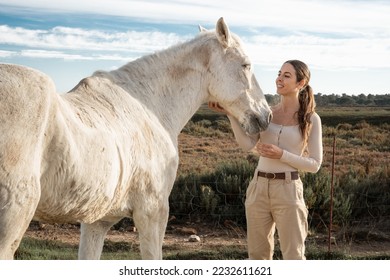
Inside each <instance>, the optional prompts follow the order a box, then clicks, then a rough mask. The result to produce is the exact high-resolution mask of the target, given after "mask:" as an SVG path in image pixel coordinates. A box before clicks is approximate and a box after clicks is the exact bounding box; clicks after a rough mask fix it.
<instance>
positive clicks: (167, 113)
mask: <svg viewBox="0 0 390 280" xmlns="http://www.w3.org/2000/svg"><path fill="white" fill-rule="evenodd" d="M192 50H193V46H190V45H185V46H184V47H183V46H178V47H176V49H169V50H167V51H164V52H160V53H157V54H154V55H151V56H148V57H145V58H141V59H139V60H137V61H134V62H131V63H129V64H127V65H125V66H123V67H122V68H120V69H118V70H116V71H117V74H119V75H126V77H127V79H128V81H127V82H126V81H124V80H123V79H122V82H123V83H121V86H122V87H124V88H125V89H126V91H128V92H129V93H130V94H134V96H135V97H136V98H137V99H139V100H141V101H142V103H143V104H144V105H145V106H146V107H147V108H148V109H149V110H150V111H152V112H153V113H154V114H155V115H156V117H157V118H158V119H159V120H160V122H161V124H162V125H163V126H164V127H165V128H166V129H167V130H168V131H169V133H170V134H171V135H172V136H173V137H177V135H178V134H179V133H180V131H181V130H182V128H183V127H184V126H185V124H186V123H187V122H188V121H189V119H190V118H191V117H192V116H193V115H194V114H195V112H196V111H197V110H198V109H199V107H200V105H201V104H202V103H203V102H205V101H206V98H207V85H206V84H205V83H203V82H202V79H204V72H205V71H206V70H205V69H203V68H204V66H202V63H201V62H199V61H198V62H199V63H198V62H197V61H196V60H197V59H198V58H197V56H196V55H195V54H194V53H193V51H192ZM113 72H115V71H113ZM118 72H122V73H118Z"/></svg>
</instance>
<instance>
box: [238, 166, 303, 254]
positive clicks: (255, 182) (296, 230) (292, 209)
mask: <svg viewBox="0 0 390 280" xmlns="http://www.w3.org/2000/svg"><path fill="white" fill-rule="evenodd" d="M255 174H257V172H256V173H255ZM288 175H289V173H286V179H285V180H274V179H266V178H262V177H257V176H254V177H253V179H252V181H251V182H250V184H249V186H248V189H247V192H246V200H245V210H246V220H247V239H248V254H249V259H259V260H271V259H272V256H273V254H274V234H275V227H276V229H277V231H278V236H279V242H280V249H281V251H282V255H283V259H285V260H303V259H305V239H306V236H307V231H308V224H307V214H308V211H307V208H306V205H305V201H304V199H303V186H302V181H301V180H300V179H298V180H291V179H290V177H288Z"/></svg>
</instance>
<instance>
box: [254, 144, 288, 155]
mask: <svg viewBox="0 0 390 280" xmlns="http://www.w3.org/2000/svg"><path fill="white" fill-rule="evenodd" d="M256 150H257V152H258V153H259V154H260V155H261V156H262V157H266V158H272V159H280V158H281V157H282V155H283V150H282V149H281V148H279V147H278V146H275V145H272V144H264V143H261V142H260V141H259V142H258V143H257V144H256Z"/></svg>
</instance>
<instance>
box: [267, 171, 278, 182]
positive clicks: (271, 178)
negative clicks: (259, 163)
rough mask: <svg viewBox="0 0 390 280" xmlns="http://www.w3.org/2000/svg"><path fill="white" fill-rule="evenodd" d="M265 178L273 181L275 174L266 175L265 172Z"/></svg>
mask: <svg viewBox="0 0 390 280" xmlns="http://www.w3.org/2000/svg"><path fill="white" fill-rule="evenodd" d="M268 175H272V177H269V176H268ZM265 178H267V179H270V180H273V179H275V178H276V174H275V173H268V172H266V173H265Z"/></svg>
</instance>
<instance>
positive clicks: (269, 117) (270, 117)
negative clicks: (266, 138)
mask: <svg viewBox="0 0 390 280" xmlns="http://www.w3.org/2000/svg"><path fill="white" fill-rule="evenodd" d="M271 121H272V112H270V113H269V115H268V123H270V122H271Z"/></svg>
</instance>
